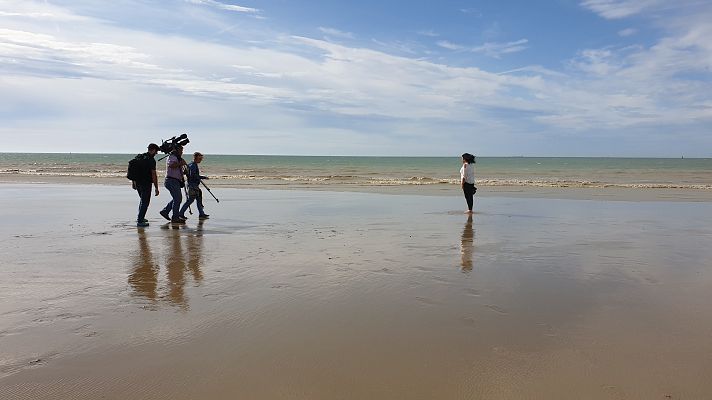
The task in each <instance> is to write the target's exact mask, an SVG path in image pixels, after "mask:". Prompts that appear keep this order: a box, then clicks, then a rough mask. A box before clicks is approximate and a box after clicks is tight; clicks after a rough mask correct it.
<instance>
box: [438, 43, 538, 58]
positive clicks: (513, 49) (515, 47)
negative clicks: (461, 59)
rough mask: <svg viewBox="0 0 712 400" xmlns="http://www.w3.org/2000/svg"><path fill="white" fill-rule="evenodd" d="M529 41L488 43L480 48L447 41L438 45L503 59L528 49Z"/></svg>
mask: <svg viewBox="0 0 712 400" xmlns="http://www.w3.org/2000/svg"><path fill="white" fill-rule="evenodd" d="M527 43H529V40H527V39H520V40H516V41H514V42H506V43H491V42H487V43H484V44H482V45H480V46H474V47H468V46H464V45H461V44H457V43H452V42H450V41H447V40H440V41H438V42H437V43H436V45H438V46H439V47H442V48H444V49H448V50H453V51H469V52H472V53H483V54H485V55H487V56H489V57H492V58H501V57H502V56H503V55H505V54H511V53H517V52H520V51H523V50H526V49H527V46H526V44H527Z"/></svg>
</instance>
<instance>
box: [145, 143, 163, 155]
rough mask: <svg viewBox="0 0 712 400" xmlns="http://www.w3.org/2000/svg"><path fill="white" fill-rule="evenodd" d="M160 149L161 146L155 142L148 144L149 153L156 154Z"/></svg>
mask: <svg viewBox="0 0 712 400" xmlns="http://www.w3.org/2000/svg"><path fill="white" fill-rule="evenodd" d="M158 149H160V147H158V145H157V144H155V143H151V144H149V145H148V153H149V154H150V155H152V156H155V155H156V153H158Z"/></svg>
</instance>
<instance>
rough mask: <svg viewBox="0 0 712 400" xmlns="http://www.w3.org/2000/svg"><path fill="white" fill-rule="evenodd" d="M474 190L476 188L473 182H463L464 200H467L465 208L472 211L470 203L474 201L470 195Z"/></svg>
mask: <svg viewBox="0 0 712 400" xmlns="http://www.w3.org/2000/svg"><path fill="white" fill-rule="evenodd" d="M476 191H477V188H475V184H474V183H467V182H465V185H464V186H463V187H462V192H463V193H464V194H465V201H467V209H468V210H470V211H472V204H473V202H474V201H473V198H472V197H473V196H474V195H475V192H476Z"/></svg>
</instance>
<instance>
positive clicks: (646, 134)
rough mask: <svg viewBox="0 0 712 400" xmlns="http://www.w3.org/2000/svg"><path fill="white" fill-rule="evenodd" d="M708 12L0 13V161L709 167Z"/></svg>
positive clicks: (544, 8)
mask: <svg viewBox="0 0 712 400" xmlns="http://www.w3.org/2000/svg"><path fill="white" fill-rule="evenodd" d="M709 21H712V0H706V1H699V0H678V1H675V2H672V1H667V0H551V1H546V2H545V1H536V2H533V1H451V0H441V1H437V2H436V1H400V0H399V1H383V0H381V1H372V0H364V1H358V2H345V1H317V0H314V1H296V0H293V1H288V0H262V1H240V0H230V1H228V0H220V1H219V0H161V1H158V0H155V1H138V0H114V1H111V2H107V1H98V0H94V1H89V0H78V1H68V0H67V1H54V0H47V1H34V0H19V1H16V0H12V1H10V0H0V118H2V124H0V139H1V140H2V145H0V151H10V152H18V151H19V152H25V151H30V152H70V151H71V152H108V153H135V152H137V151H140V150H141V149H143V148H144V147H145V145H146V144H147V143H148V142H151V141H154V142H159V141H160V139H165V138H168V137H170V136H173V135H176V134H180V133H188V134H189V137H190V139H191V141H192V143H191V148H192V149H194V150H200V151H202V152H206V153H221V154H297V155H302V154H303V155H424V156H427V155H431V156H450V155H453V154H454V155H457V154H461V153H462V152H464V151H469V152H472V153H475V154H477V155H482V156H507V155H525V156H640V157H645V156H656V157H666V156H667V157H679V156H681V155H684V156H686V157H711V156H712V40H710V38H712V23H710V22H709Z"/></svg>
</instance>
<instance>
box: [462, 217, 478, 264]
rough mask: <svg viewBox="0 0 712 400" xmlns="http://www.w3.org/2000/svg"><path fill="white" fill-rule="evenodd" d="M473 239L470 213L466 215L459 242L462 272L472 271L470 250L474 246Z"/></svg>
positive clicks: (473, 233)
mask: <svg viewBox="0 0 712 400" xmlns="http://www.w3.org/2000/svg"><path fill="white" fill-rule="evenodd" d="M474 241H475V232H474V230H473V229H472V214H470V215H468V216H467V222H466V223H465V228H464V229H463V230H462V239H461V242H460V255H461V256H462V259H461V265H462V268H461V270H462V272H470V271H472V252H473V249H474V247H475V243H474Z"/></svg>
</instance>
